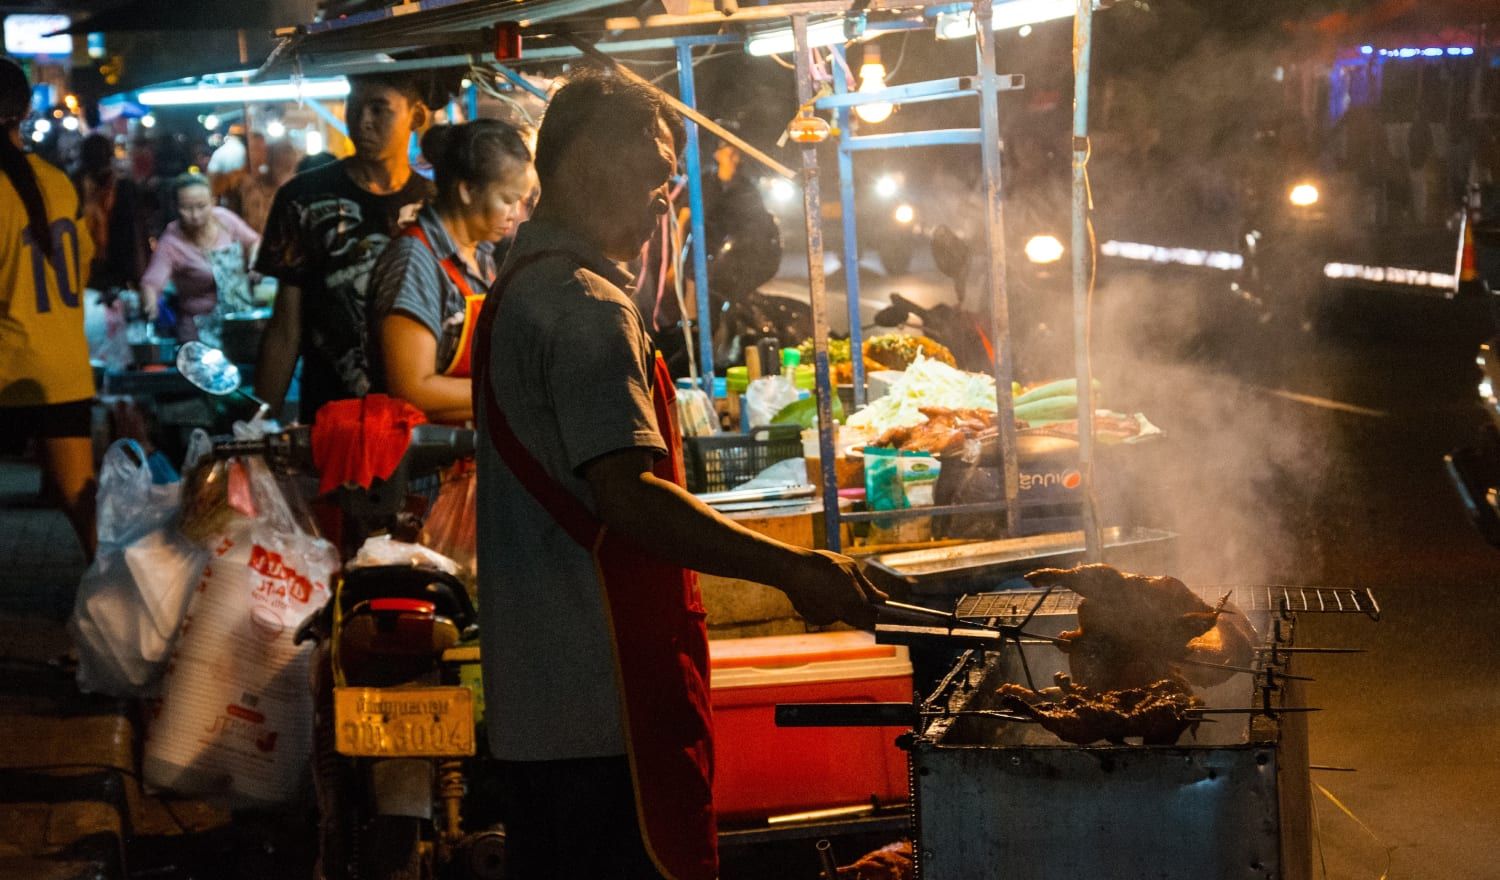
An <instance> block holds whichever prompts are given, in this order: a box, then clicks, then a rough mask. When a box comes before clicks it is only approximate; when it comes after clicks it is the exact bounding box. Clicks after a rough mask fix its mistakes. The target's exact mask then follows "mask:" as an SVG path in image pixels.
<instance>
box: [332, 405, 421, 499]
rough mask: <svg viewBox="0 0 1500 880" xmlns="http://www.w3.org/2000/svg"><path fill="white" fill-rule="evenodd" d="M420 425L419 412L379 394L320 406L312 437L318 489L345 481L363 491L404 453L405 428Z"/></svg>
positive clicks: (386, 476)
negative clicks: (317, 474)
mask: <svg viewBox="0 0 1500 880" xmlns="http://www.w3.org/2000/svg"><path fill="white" fill-rule="evenodd" d="M426 421H427V416H425V415H423V414H422V411H421V410H419V409H417V408H416V407H414V406H412V405H411V404H409V403H407V402H406V401H404V400H401V399H399V398H395V397H387V396H386V395H384V394H370V395H367V396H365V397H356V398H351V399H349V400H335V401H332V402H330V403H326V404H324V405H323V408H322V409H320V410H318V414H317V416H316V418H315V419H314V420H313V433H312V451H313V464H315V465H316V466H317V468H318V473H319V475H320V477H319V481H318V491H319V492H320V493H321V492H331V491H333V490H334V489H337V488H338V487H339V486H342V485H344V484H345V483H354V484H355V485H357V486H360V487H361V488H365V489H368V488H370V484H371V483H373V482H375V481H376V480H377V479H378V480H386V479H390V476H391V474H393V473H395V471H396V465H398V464H400V463H401V457H402V456H403V455H405V454H406V446H407V444H408V443H409V442H410V441H411V429H412V428H415V427H416V426H418V425H421V424H424V423H426Z"/></svg>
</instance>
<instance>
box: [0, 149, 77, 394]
mask: <svg viewBox="0 0 1500 880" xmlns="http://www.w3.org/2000/svg"><path fill="white" fill-rule="evenodd" d="M26 158H27V161H28V162H30V163H31V168H32V170H33V171H35V172H36V178H37V185H38V186H39V187H40V188H41V190H42V200H43V201H44V202H45V203H46V205H47V217H48V218H49V219H50V220H51V224H50V225H49V227H48V232H49V234H50V236H51V238H52V256H51V258H50V259H49V258H48V257H47V255H46V254H44V253H42V251H41V250H40V249H39V248H37V247H36V245H35V244H34V243H33V242H32V239H31V228H30V227H29V225H28V220H27V217H26V208H25V206H24V205H23V204H22V203H21V196H20V194H19V193H17V192H16V188H15V186H13V185H12V184H11V182H10V179H9V178H8V177H5V176H4V175H0V407H11V406H41V405H43V404H52V403H71V402H73V401H76V400H87V399H89V398H91V397H93V396H94V373H93V370H92V369H90V368H89V346H88V342H87V341H86V340H85V339H84V335H83V298H84V290H83V287H84V281H86V280H87V278H88V267H89V263H90V261H91V260H92V259H93V257H94V245H93V242H92V240H91V239H90V238H89V233H88V228H87V227H86V226H85V225H84V224H83V222H82V221H80V220H79V219H78V192H77V191H76V190H75V189H73V183H72V181H70V180H68V177H67V175H66V174H63V173H62V172H61V171H59V170H57V169H56V168H54V167H53V166H51V165H49V164H47V162H46V161H45V160H43V159H39V158H37V157H36V156H27V157H26Z"/></svg>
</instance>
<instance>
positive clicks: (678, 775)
mask: <svg viewBox="0 0 1500 880" xmlns="http://www.w3.org/2000/svg"><path fill="white" fill-rule="evenodd" d="M558 256H567V255H566V252H563V251H544V252H540V253H536V254H532V255H529V256H527V257H524V258H522V259H521V260H519V261H517V262H516V263H515V264H514V265H512V266H511V267H510V268H509V269H508V270H507V271H506V273H505V275H504V276H502V277H501V279H500V281H499V282H498V283H497V284H496V285H495V288H494V291H495V295H494V296H492V297H490V298H489V301H488V302H487V303H486V304H485V307H484V309H483V311H482V312H481V314H480V318H479V327H478V342H477V352H478V358H479V361H478V367H479V368H478V370H477V371H476V379H477V381H476V382H475V383H474V393H475V395H476V396H477V397H479V398H481V399H478V400H476V401H475V402H474V406H475V410H476V411H478V409H479V408H480V407H481V406H482V407H483V408H484V413H485V424H486V425H487V427H488V434H489V439H490V442H491V444H493V446H494V448H495V451H496V452H497V453H498V454H499V456H500V460H501V461H503V462H504V463H505V466H506V467H508V468H509V469H510V470H511V472H512V473H513V474H515V476H516V479H517V480H519V481H520V483H521V485H522V486H524V487H525V488H526V491H527V492H528V493H529V494H530V495H531V496H532V497H533V498H535V499H536V501H537V502H538V503H539V504H541V506H542V507H543V508H544V509H545V510H546V511H547V513H548V514H549V515H551V517H552V518H553V520H555V521H556V522H557V524H558V525H559V526H561V527H562V529H563V531H565V532H567V534H568V536H569V537H570V538H572V539H573V540H574V541H576V542H577V543H578V544H579V545H580V546H582V547H583V548H585V549H587V550H589V551H590V552H591V553H592V555H593V558H594V570H595V572H596V573H597V575H598V579H599V583H600V586H601V587H602V589H603V590H604V598H605V606H606V609H607V610H608V612H609V620H610V627H611V631H612V632H611V635H612V637H613V641H614V654H615V675H616V681H617V684H618V685H619V688H620V693H621V694H622V696H623V705H622V707H621V716H622V720H623V722H624V728H625V743H626V750H627V752H628V755H629V758H630V774H631V779H632V781H633V783H634V788H635V802H636V814H637V816H638V817H639V821H640V827H641V836H642V839H643V840H644V841H645V844H646V851H647V852H648V853H649V854H650V856H651V860H652V861H653V862H654V863H655V865H656V867H657V869H658V870H660V871H661V872H662V874H664V875H666V876H667V877H669V878H672V880H712V878H714V877H716V876H717V875H718V851H717V846H718V834H717V829H716V826H715V822H714V812H713V792H712V788H713V786H712V780H713V742H712V737H711V730H712V728H711V721H710V710H709V691H708V629H707V626H706V625H705V623H704V617H705V615H704V611H703V602H702V599H701V597H700V596H699V593H698V579H697V576H696V575H695V574H694V573H693V572H691V571H688V570H686V569H683V568H680V567H678V566H676V565H671V564H669V563H666V562H663V561H661V560H660V559H658V558H657V557H655V556H652V555H651V554H649V553H647V552H646V551H645V550H643V549H641V548H640V547H638V546H637V545H635V544H633V543H631V542H629V541H628V540H626V539H624V538H622V537H619V536H617V535H615V534H613V533H611V532H609V531H608V529H607V528H606V527H605V525H604V523H602V522H601V521H600V520H599V518H598V517H596V516H595V515H594V514H593V513H592V512H591V511H590V510H589V509H588V508H587V507H586V506H584V504H583V503H582V502H581V501H579V500H578V498H577V497H576V496H574V495H573V493H572V492H570V491H568V490H567V489H566V488H565V487H563V486H562V485H560V484H559V483H558V482H557V481H556V480H555V479H553V478H552V476H551V475H550V474H548V473H547V471H546V470H545V469H544V468H543V467H542V465H541V463H540V462H539V461H537V459H536V457H535V456H533V455H532V454H531V452H530V450H528V449H527V448H526V447H525V446H524V445H522V443H521V441H520V440H519V439H518V438H517V437H516V435H515V432H513V431H512V430H511V427H510V424H509V422H507V421H506V418H505V414H504V413H502V412H501V411H500V407H499V405H498V404H497V403H496V401H495V395H494V392H493V388H492V386H491V384H490V381H489V378H488V377H487V376H486V375H485V374H486V372H487V369H486V366H487V365H488V364H489V355H488V352H489V346H490V342H491V340H492V339H493V336H492V330H493V328H494V323H495V315H496V313H498V312H499V310H500V299H501V297H502V296H503V295H504V292H505V286H506V284H507V283H509V281H510V279H511V278H512V277H514V276H515V274H516V272H517V271H519V270H520V269H522V268H524V267H525V266H527V265H530V264H531V263H533V262H536V261H538V260H541V259H544V258H547V257H558ZM675 397H676V395H675V393H674V388H673V384H672V377H671V375H670V374H669V373H668V372H667V367H666V363H665V361H663V360H662V358H661V356H660V355H659V354H658V355H657V356H656V360H655V376H654V381H653V383H652V388H651V398H652V403H653V404H654V406H655V409H656V421H657V425H658V427H659V428H660V429H661V431H662V435H663V439H664V440H665V441H666V446H667V450H668V452H667V455H666V457H664V458H662V459H660V460H658V461H657V462H656V464H655V466H654V467H653V469H652V470H653V473H655V474H656V476H658V477H660V478H662V479H664V480H670V481H672V482H674V483H676V484H677V485H679V486H680V485H683V482H684V479H683V462H682V443H681V440H680V439H679V434H678V432H677V410H676V403H675ZM559 624H560V625H561V622H559Z"/></svg>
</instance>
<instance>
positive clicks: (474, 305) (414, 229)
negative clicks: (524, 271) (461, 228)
mask: <svg viewBox="0 0 1500 880" xmlns="http://www.w3.org/2000/svg"><path fill="white" fill-rule="evenodd" d="M401 234H402V235H404V236H407V237H408V238H415V239H416V240H417V241H420V242H421V243H422V244H424V245H426V246H427V249H428V250H429V251H432V255H433V256H434V257H436V256H437V249H436V248H434V247H433V246H432V242H431V240H429V239H428V238H427V233H426V232H423V231H422V224H420V223H413V224H411V225H410V226H408V227H406V228H405V229H403V230H402V231H401ZM438 265H440V266H442V267H443V271H444V272H446V273H447V274H448V278H449V279H450V280H452V281H453V284H454V285H455V286H456V287H458V292H459V293H461V294H463V298H464V324H463V329H462V330H461V331H459V337H458V347H457V348H455V349H454V350H453V358H452V359H451V360H449V361H448V366H446V367H444V368H443V371H442V373H443V375H444V376H452V377H454V378H457V379H467V378H469V377H470V376H472V375H473V372H472V370H471V368H470V363H469V361H470V357H469V355H470V352H472V351H473V347H474V327H475V326H476V325H477V324H478V322H479V311H480V309H482V308H483V307H484V294H482V293H475V292H474V288H472V287H470V286H469V279H468V278H465V277H464V273H463V270H462V269H460V268H459V267H458V266H456V265H454V262H453V260H451V259H449V260H444V259H441V258H440V259H438Z"/></svg>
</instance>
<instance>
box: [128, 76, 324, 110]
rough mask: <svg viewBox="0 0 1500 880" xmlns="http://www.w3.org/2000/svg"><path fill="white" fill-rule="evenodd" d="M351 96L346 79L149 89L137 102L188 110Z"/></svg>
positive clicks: (138, 97)
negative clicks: (199, 105)
mask: <svg viewBox="0 0 1500 880" xmlns="http://www.w3.org/2000/svg"><path fill="white" fill-rule="evenodd" d="M348 94H349V83H348V81H347V80H345V79H344V78H343V77H341V76H340V77H334V78H331V79H304V80H301V81H300V82H292V81H287V82H275V83H255V84H252V85H226V86H201V85H200V86H176V87H170V88H161V89H146V90H145V91H143V92H141V93H140V94H138V95H137V96H136V101H138V102H139V103H141V104H144V105H145V106H147V107H186V106H191V105H198V104H260V103H265V102H268V101H301V100H309V101H316V100H327V99H331V98H343V97H346V96H348Z"/></svg>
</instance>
